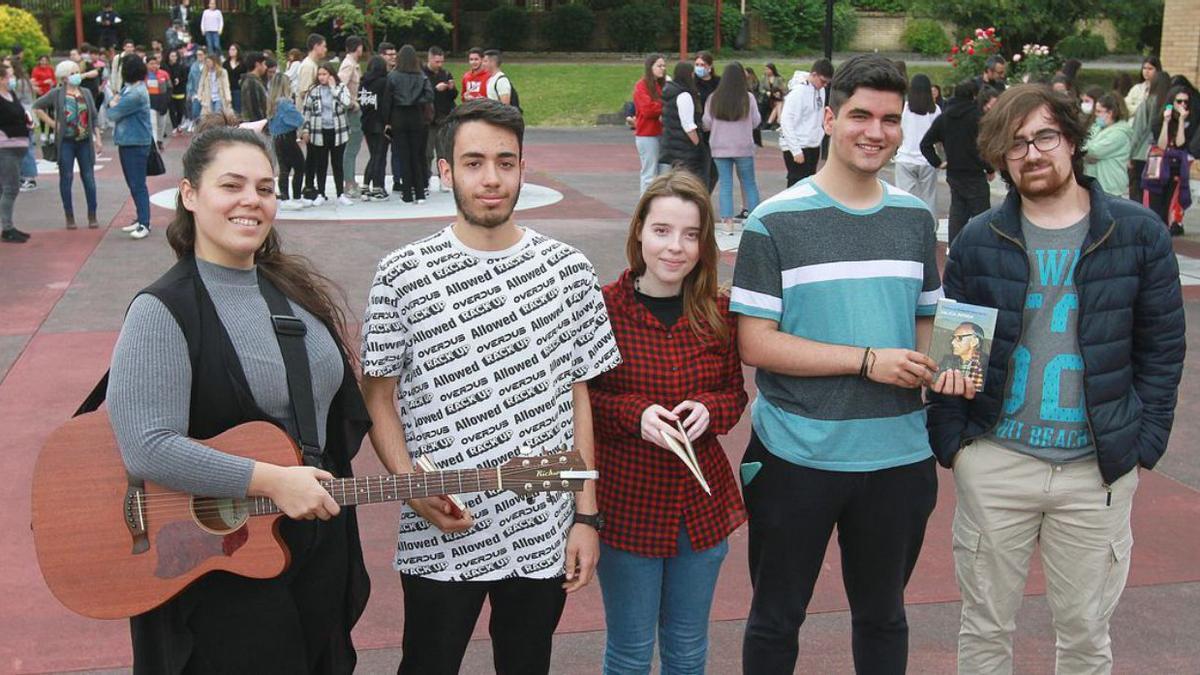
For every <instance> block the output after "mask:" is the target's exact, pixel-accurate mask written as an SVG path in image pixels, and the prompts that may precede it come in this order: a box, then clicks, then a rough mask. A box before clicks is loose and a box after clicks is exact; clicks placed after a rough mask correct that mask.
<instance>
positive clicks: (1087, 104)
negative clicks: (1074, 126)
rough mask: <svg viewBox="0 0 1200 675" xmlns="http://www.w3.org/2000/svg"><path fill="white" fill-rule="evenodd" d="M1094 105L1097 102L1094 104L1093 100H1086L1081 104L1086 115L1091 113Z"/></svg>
mask: <svg viewBox="0 0 1200 675" xmlns="http://www.w3.org/2000/svg"><path fill="white" fill-rule="evenodd" d="M1094 106H1095V104H1093V103H1092V102H1091V101H1084V102H1083V103H1080V104H1079V107H1080V108H1081V109H1082V110H1083V114H1084V115H1091V114H1092V108H1093V107H1094Z"/></svg>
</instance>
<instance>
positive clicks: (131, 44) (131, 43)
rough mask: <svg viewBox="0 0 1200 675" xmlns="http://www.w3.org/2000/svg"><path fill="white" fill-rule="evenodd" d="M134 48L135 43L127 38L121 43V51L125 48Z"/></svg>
mask: <svg viewBox="0 0 1200 675" xmlns="http://www.w3.org/2000/svg"><path fill="white" fill-rule="evenodd" d="M136 46H137V43H136V42H134V41H133V40H131V39H128V38H126V39H125V41H124V42H122V43H121V48H122V49H124V48H125V47H136Z"/></svg>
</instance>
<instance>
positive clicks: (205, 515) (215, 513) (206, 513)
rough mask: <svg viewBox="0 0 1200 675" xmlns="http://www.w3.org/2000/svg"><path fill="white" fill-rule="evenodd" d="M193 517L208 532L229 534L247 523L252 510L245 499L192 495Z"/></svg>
mask: <svg viewBox="0 0 1200 675" xmlns="http://www.w3.org/2000/svg"><path fill="white" fill-rule="evenodd" d="M192 517H193V518H194V519H195V520H196V524H197V525H199V526H200V529H202V530H204V531H206V532H210V533H212V534H229V533H230V532H233V531H234V530H236V529H238V528H239V527H241V526H242V525H244V524H245V523H246V520H247V519H248V518H249V517H250V510H249V508H248V507H247V505H246V500H244V499H217V498H213V497H192Z"/></svg>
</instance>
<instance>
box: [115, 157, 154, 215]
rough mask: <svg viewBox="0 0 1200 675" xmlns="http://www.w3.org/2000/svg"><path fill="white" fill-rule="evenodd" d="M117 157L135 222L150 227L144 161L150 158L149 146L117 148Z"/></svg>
mask: <svg viewBox="0 0 1200 675" xmlns="http://www.w3.org/2000/svg"><path fill="white" fill-rule="evenodd" d="M117 156H118V157H120V158H121V173H122V174H124V175H125V185H126V186H127V187H129V194H130V195H132V196H133V205H134V207H135V208H136V209H137V221H138V222H139V223H141V224H143V225H145V226H146V227H150V190H148V189H147V188H146V160H147V159H148V158H149V157H150V146H149V145H121V146H117Z"/></svg>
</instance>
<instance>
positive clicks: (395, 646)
mask: <svg viewBox="0 0 1200 675" xmlns="http://www.w3.org/2000/svg"><path fill="white" fill-rule="evenodd" d="M186 143H187V139H186V138H175V139H172V140H171V141H170V143H169V145H168V147H167V151H166V152H165V158H166V161H167V165H168V168H169V169H170V170H169V171H168V175H167V176H163V177H158V178H152V179H151V192H152V193H154V194H158V198H156V199H155V202H156V206H154V212H153V222H154V225H155V227H156V230H155V232H154V233H153V234H152V235H151V237H150V238H149V239H147V240H144V241H140V242H135V241H132V240H130V239H129V238H128V237H127V236H126V235H124V234H123V233H121V232H120V229H119V228H120V227H121V226H123V225H125V224H127V223H128V222H129V221H130V220H131V219H132V217H133V206H132V203H131V201H130V200H129V196H128V192H127V191H126V189H125V187H124V183H123V182H122V180H121V172H120V167H119V166H118V163H117V160H116V159H115V153H114V152H113V151H112V150H111V149H108V150H106V151H105V154H104V156H103V157H102V158H101V162H100V164H99V171H98V174H97V178H98V181H99V190H100V195H101V209H100V216H101V222H102V224H103V225H104V227H103V228H102V229H100V230H86V229H82V230H78V231H67V230H65V229H63V226H62V217H61V207H60V202H59V197H58V191H57V177H56V176H54V175H51V174H45V175H42V176H41V178H40V181H39V182H40V184H41V189H39V190H38V191H36V192H33V193H27V194H22V195H21V196H20V198H19V199H18V201H17V207H16V216H17V223H18V226H19V227H21V228H22V229H25V230H26V231H28V232H30V233H32V234H33V239H32V241H30V242H29V243H27V244H25V245H22V246H16V245H0V438H2V439H3V440H4V445H5V449H4V452H3V453H0V470H2V472H3V475H5V476H7V480H6V481H4V482H3V484H0V498H2V499H3V503H4V504H5V508H4V509H3V510H2V511H0V532H3V533H4V535H3V538H2V541H0V565H2V566H3V569H4V570H5V573H4V574H3V575H0V597H3V601H2V602H0V635H2V636H3V638H0V673H31V672H50V671H92V672H127V668H128V666H129V664H130V653H129V647H128V630H127V626H126V624H125V623H124V622H103V621H94V620H88V619H84V618H81V617H78V616H75V615H73V614H71V613H70V612H68V611H66V610H65V609H62V608H61V607H60V606H59V605H58V603H57V602H56V601H55V600H54V598H53V597H52V596H51V595H50V593H49V591H48V590H47V589H46V587H45V585H44V583H43V581H42V578H41V574H40V572H39V571H38V569H37V565H36V562H35V557H34V552H33V546H32V538H31V535H30V529H29V483H30V476H31V474H32V468H33V463H34V459H35V457H36V454H37V451H38V448H39V447H40V446H41V444H42V442H43V441H44V439H45V438H46V436H47V435H48V434H49V433H50V431H51V430H52V429H54V428H55V427H56V426H57V425H59V424H60V423H62V422H63V421H64V420H66V419H67V418H68V416H69V415H70V414H71V412H72V411H73V410H74V409H75V408H76V406H77V405H78V404H79V402H80V401H81V400H82V399H83V397H84V395H85V394H86V393H87V391H88V390H89V389H90V387H91V386H92V385H93V384H94V383H95V381H96V380H97V379H98V378H99V377H100V376H101V375H102V374H103V373H104V371H105V368H106V366H107V363H108V359H109V356H110V353H111V349H112V346H113V343H114V341H115V339H116V336H117V331H118V330H119V327H120V324H121V319H122V315H123V313H124V310H125V307H126V305H127V304H128V302H129V300H130V299H131V298H132V296H133V294H134V293H135V292H136V291H137V290H138V289H140V288H142V287H143V286H144V285H146V284H147V283H148V282H150V281H152V280H153V279H154V278H156V277H157V276H158V275H159V274H160V273H161V272H162V271H163V270H165V269H166V268H167V267H169V266H170V264H171V263H172V255H171V253H170V250H169V248H168V247H167V244H166V242H165V239H164V237H163V231H164V229H165V225H166V223H167V221H168V219H169V218H170V215H171V212H170V210H169V208H164V206H162V205H169V204H170V203H171V201H170V199H169V197H170V195H169V192H166V191H169V190H170V189H172V188H173V187H174V179H173V178H171V176H172V175H176V176H177V175H178V173H177V171H178V165H179V157H180V155H181V153H182V151H183V149H184V147H186ZM767 145H768V147H767V148H765V149H763V150H762V151H761V152H760V153H759V156H758V162H757V175H758V181H759V184H760V188H761V189H762V193H763V196H764V197H766V196H770V195H772V194H775V193H776V192H778V191H779V190H781V189H782V188H783V187H784V170H783V162H782V159H781V158H780V156H779V153H778V151H777V150H776V149H775V148H774V147H773V141H772V140H771V137H770V135H768V141H767ZM525 155H526V159H527V164H528V173H527V182H528V183H529V184H531V187H530V188H529V189H528V190H527V192H526V195H527V196H528V197H529V198H530V200H529V201H528V202H526V203H523V204H522V210H521V211H520V213H519V218H518V219H519V221H520V222H521V223H522V224H524V225H527V226H529V227H532V228H534V229H536V230H538V231H540V232H543V233H545V234H548V235H551V236H554V237H557V238H559V239H562V240H564V241H566V242H568V243H570V244H572V245H574V246H577V247H578V248H579V249H581V250H582V251H583V252H584V253H585V254H586V255H587V256H588V257H589V258H590V259H591V260H592V261H593V263H594V264H595V266H596V269H597V271H598V273H599V275H600V278H601V280H602V282H605V283H606V282H608V281H611V280H612V279H615V278H616V277H617V275H618V274H619V273H620V272H621V271H622V270H623V269H624V267H625V261H624V255H623V246H624V239H625V234H626V231H627V228H628V223H629V215H630V213H631V211H632V208H633V206H634V204H635V202H636V199H637V168H638V163H637V155H636V152H635V150H634V146H633V139H632V138H631V136H630V134H629V133H628V132H627V131H625V130H623V129H571V130H554V129H536V130H532V131H530V133H529V134H528V136H527V138H526V145H525ZM360 161H361V162H363V163H365V161H366V152H365V150H364V151H363V153H362V155H360ZM45 168H46V169H47V170H49V169H50V167H49V165H47V166H46V167H45ZM360 169H361V165H360ZM889 175H890V172H889ZM532 186H537V187H536V188H534V187H532ZM998 188H999V186H997V189H998ZM159 193H161V194H159ZM999 199H1000V197H999V196H994V197H993V200H994V201H996V200H999ZM940 200H941V201H940V203H939V211H940V215H941V216H942V217H944V216H945V212H946V209H947V206H948V195H947V193H946V191H945V186H944V184H943V185H942V186H941V187H940ZM82 202H83V196H82V191H81V189H80V188H79V186H78V183H77V185H76V204H77V209H79V211H80V215H82V207H81V204H82ZM159 204H161V205H159ZM1196 212H1200V209H1194V210H1193V217H1192V218H1189V223H1188V227H1189V229H1190V231H1193V232H1196V233H1200V218H1198V217H1196ZM452 213H453V208H452V205H451V201H450V196H449V195H447V194H438V193H435V194H434V196H433V199H431V200H430V203H428V204H426V205H425V206H424V207H421V208H418V207H410V206H404V205H401V204H400V203H398V202H389V203H387V204H386V205H375V206H370V207H368V206H364V205H357V206H353V207H345V208H341V209H340V210H336V211H335V210H334V209H333V208H332V207H323V208H322V209H318V210H314V211H305V212H302V213H301V214H298V215H295V214H294V215H293V216H289V217H288V219H286V220H281V221H280V222H279V223H278V225H277V227H278V228H279V229H280V230H281V232H282V233H283V236H284V238H285V240H286V242H287V246H288V247H289V248H290V249H291V250H293V251H300V252H303V253H305V254H307V255H309V256H311V257H312V258H313V259H314V260H315V261H316V263H317V264H318V266H319V267H320V268H321V269H322V270H323V271H324V272H326V273H327V274H328V275H329V276H330V277H331V278H333V279H334V280H335V281H336V282H337V283H339V284H340V285H341V286H342V287H343V288H344V289H345V290H346V292H347V296H348V298H349V302H350V305H351V309H352V314H354V315H361V312H362V308H363V306H364V304H365V301H366V293H367V287H368V284H369V283H370V281H371V278H372V275H373V272H374V269H375V265H376V263H377V262H378V260H379V258H380V257H381V256H382V255H384V254H385V253H386V252H388V251H390V250H392V249H394V248H396V247H398V246H400V245H402V244H404V243H406V242H408V241H412V240H414V239H416V238H419V237H422V236H425V235H427V234H429V233H431V232H433V231H435V230H436V229H438V228H440V227H443V226H444V225H445V224H447V223H448V222H449V221H450V219H451V216H450V214H452ZM1175 245H1176V251H1177V253H1178V254H1179V256H1180V261H1181V265H1182V267H1183V270H1184V282H1185V283H1186V284H1188V286H1187V288H1186V289H1185V299H1186V301H1187V309H1188V310H1189V311H1188V314H1189V332H1188V339H1189V343H1190V345H1191V346H1192V348H1193V349H1195V348H1196V346H1197V339H1198V338H1200V324H1198V323H1197V322H1198V321H1200V318H1198V317H1200V314H1198V313H1197V310H1198V309H1200V237H1197V238H1196V239H1195V240H1193V239H1192V237H1191V236H1188V237H1183V238H1180V239H1177V240H1176V242H1175ZM734 259H735V254H733V253H730V254H726V255H724V256H723V258H722V274H723V277H725V278H726V279H728V278H729V276H730V273H731V271H732V263H733V261H734ZM1196 363H1197V361H1196V359H1194V358H1193V359H1191V362H1190V363H1189V365H1188V367H1187V370H1186V372H1185V376H1184V384H1183V390H1182V392H1181V395H1180V406H1179V411H1178V415H1177V419H1176V426H1175V433H1174V435H1173V436H1172V439H1171V445H1170V450H1169V452H1168V454H1167V456H1166V458H1165V459H1164V460H1163V461H1162V463H1161V464H1160V470H1158V471H1155V472H1153V473H1144V474H1143V477H1142V483H1141V488H1140V490H1139V493H1138V495H1137V499H1136V506H1135V509H1134V535H1135V538H1136V540H1137V543H1136V545H1135V547H1134V554H1133V566H1132V571H1131V574H1130V579H1129V587H1128V589H1127V590H1126V592H1125V595H1124V598H1123V600H1122V602H1121V605H1120V607H1119V608H1118V610H1117V613H1116V617H1115V619H1114V625H1113V640H1114V651H1115V653H1116V670H1117V672H1122V673H1197V672H1200V641H1198V640H1197V636H1198V635H1200V527H1198V526H1197V523H1198V522H1200V379H1198V378H1197V377H1196V375H1197V370H1198V368H1197V366H1196ZM748 375H749V373H748ZM752 382H753V380H752V378H750V377H747V384H748V386H752ZM748 418H749V416H748V415H747V416H746V417H745V418H744V419H743V421H742V423H741V424H740V425H739V426H738V427H737V428H735V429H734V430H733V432H732V433H730V435H729V436H728V437H726V438H725V439H724V446H725V448H726V452H727V454H728V456H729V458H730V461H731V462H736V461H737V458H739V457H740V456H741V453H742V450H743V449H744V447H745V443H746V440H747V437H748ZM355 468H356V471H357V472H358V473H360V474H366V473H377V472H380V471H381V467H380V465H379V463H378V461H377V460H376V459H375V457H374V453H373V452H372V451H371V450H370V448H369V447H366V448H364V450H363V452H361V453H360V454H359V457H358V459H357V461H356V463H355ZM939 478H940V493H939V500H938V506H937V509H936V511H935V512H934V515H933V517H932V519H931V520H930V523H929V527H928V535H927V537H926V544H925V548H924V551H923V552H922V556H921V561H920V563H919V565H918V567H917V570H916V573H915V575H914V578H913V581H912V583H911V585H910V587H909V592H908V602H909V605H910V607H909V622H910V625H911V630H912V635H911V658H910V666H911V671H912V672H917V673H950V672H953V671H954V650H955V633H956V630H957V625H958V613H959V604H958V591H957V588H956V586H955V581H954V574H953V565H952V560H951V542H950V518H951V514H952V513H953V509H954V490H953V483H952V480H953V478H952V476H951V474H950V473H948V472H945V471H940V473H939ZM396 512H397V506H396V505H394V504H392V505H382V506H375V507H364V508H363V509H362V510H361V511H360V522H361V531H362V538H363V544H364V547H365V553H366V558H367V561H368V567H369V569H370V572H371V577H372V582H373V592H372V596H371V602H370V605H369V606H368V609H367V612H366V615H365V616H364V617H363V619H362V621H361V622H360V624H359V626H358V628H357V629H356V634H355V639H356V643H357V645H358V646H359V648H360V653H361V655H360V668H359V671H360V672H363V673H384V672H394V671H395V667H396V664H397V663H398V660H399V643H400V634H401V627H402V625H401V598H400V584H399V580H398V577H397V576H396V574H395V573H394V572H393V571H392V570H391V565H390V560H391V556H392V550H393V547H394V545H395V539H394V524H395V521H396ZM731 543H732V546H731V549H730V554H729V557H728V559H727V561H726V564H725V566H724V568H723V571H722V574H721V579H720V582H719V584H718V590H717V596H716V601H715V605H714V607H713V613H712V623H711V624H710V635H711V638H712V646H711V655H710V660H709V672H711V673H719V674H725V673H735V672H740V652H741V633H742V627H743V622H744V619H745V617H746V611H747V607H748V604H749V598H750V584H749V580H748V574H747V570H746V530H745V528H742V529H740V530H738V531H737V532H735V533H734V534H733V536H732V542H731ZM839 577H840V572H839V564H838V555H837V550H836V547H833V548H831V549H830V551H829V554H828V556H827V560H826V565H825V570H824V573H823V576H822V578H821V580H820V583H819V584H818V587H817V590H816V593H815V595H814V598H813V602H812V607H811V614H810V617H809V620H808V622H807V623H806V625H805V626H804V628H803V629H802V631H801V634H800V644H801V652H800V662H799V665H798V667H797V672H804V673H844V672H852V670H853V668H852V664H851V661H850V653H849V614H848V612H847V605H846V600H845V595H844V593H843V591H842V590H841V580H840V578H839ZM1043 590H1044V582H1043V577H1042V575H1041V572H1040V569H1037V568H1036V566H1035V570H1034V572H1033V574H1032V575H1031V577H1030V582H1029V586H1028V589H1027V591H1026V594H1027V597H1026V601H1025V604H1024V606H1023V608H1022V611H1021V616H1020V619H1019V623H1018V635H1017V640H1016V659H1017V667H1018V670H1019V671H1020V672H1023V673H1046V672H1051V671H1052V670H1053V651H1054V644H1053V642H1054V638H1053V631H1052V629H1051V626H1050V618H1049V610H1048V609H1047V606H1046V602H1045V599H1044V596H1043ZM476 638H477V639H476V640H475V641H473V642H472V644H471V647H470V649H469V651H468V654H467V658H466V662H465V664H464V667H463V672H464V673H487V672H491V671H492V669H491V665H490V664H491V658H490V644H489V642H488V640H487V635H486V619H484V620H481V622H480V629H479V630H478V631H477V633H476ZM603 646H604V610H603V607H602V605H601V602H600V593H599V590H598V588H597V587H596V586H595V585H593V586H592V587H590V588H588V589H585V590H584V591H582V592H580V593H579V594H577V595H575V596H573V597H572V598H571V599H570V600H569V602H568V604H567V609H566V613H565V615H564V618H563V620H562V623H561V625H560V627H559V635H558V637H557V640H556V645H555V655H554V666H553V670H554V672H555V673H595V672H599V665H600V661H601V656H602V652H603Z"/></svg>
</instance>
